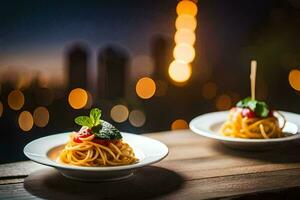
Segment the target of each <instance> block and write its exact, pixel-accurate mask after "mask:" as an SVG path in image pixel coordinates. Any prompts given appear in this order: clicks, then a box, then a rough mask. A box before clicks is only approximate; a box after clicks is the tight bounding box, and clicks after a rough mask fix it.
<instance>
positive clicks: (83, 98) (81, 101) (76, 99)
mask: <svg viewBox="0 0 300 200" xmlns="http://www.w3.org/2000/svg"><path fill="white" fill-rule="evenodd" d="M68 101H69V104H70V106H71V107H72V108H74V109H81V108H83V107H84V106H85V105H86V104H87V101H88V94H87V92H86V91H85V90H84V89H82V88H76V89H73V90H72V91H71V92H70V94H69V98H68Z"/></svg>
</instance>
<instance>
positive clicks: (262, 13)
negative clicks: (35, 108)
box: [0, 0, 298, 79]
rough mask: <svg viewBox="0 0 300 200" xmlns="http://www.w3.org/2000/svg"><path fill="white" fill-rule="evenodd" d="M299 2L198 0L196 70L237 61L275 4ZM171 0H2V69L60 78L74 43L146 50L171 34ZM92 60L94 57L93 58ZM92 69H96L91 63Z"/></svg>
mask: <svg viewBox="0 0 300 200" xmlns="http://www.w3.org/2000/svg"><path fill="white" fill-rule="evenodd" d="M296 2H297V1H292V0H291V1H283V0H281V1H280V0H277V1H274V0H254V1H237V0H236V1H233V0H231V1H223V0H210V1H199V2H198V7H199V13H198V16H197V19H198V27H197V30H196V31H197V42H196V45H195V47H196V55H197V56H196V61H195V70H194V71H197V67H199V66H201V64H202V65H203V64H207V63H209V65H212V66H213V67H214V68H216V69H219V68H220V67H221V68H222V66H232V65H239V64H240V63H239V62H238V59H237V57H238V56H239V52H240V51H241V48H243V47H244V46H247V45H248V44H249V41H250V40H251V38H252V37H253V35H255V33H256V32H257V31H259V29H260V27H261V26H263V25H264V23H266V21H267V20H268V16H269V15H270V11H271V10H272V9H273V8H276V7H292V6H298V5H297V3H296ZM176 4H177V1H175V0H164V1H161V0H155V1H132V0H130V1H32V0H27V1H2V2H1V7H0V25H1V26H0V73H1V72H3V71H5V70H7V67H8V66H9V68H16V69H17V70H18V69H34V70H39V71H42V72H43V73H44V74H46V75H47V76H49V77H56V78H58V77H60V79H63V78H62V76H63V65H64V64H63V63H64V62H63V61H64V58H63V55H64V54H63V53H64V50H65V47H66V46H68V45H69V44H71V43H72V42H74V41H84V42H86V43H87V44H88V45H89V46H90V48H91V50H92V53H93V54H95V53H96V52H97V50H98V49H99V48H101V47H103V46H104V45H106V44H110V43H115V44H118V45H121V46H123V47H124V48H126V49H127V50H128V51H129V53H130V54H131V55H132V56H134V55H139V54H149V43H150V40H151V37H152V36H153V35H155V34H164V35H166V36H167V37H170V38H172V37H173V35H174V32H175V28H174V22H175V18H176V12H175V9H176ZM92 62H95V59H92ZM92 66H93V68H92V69H91V70H90V71H91V72H90V73H91V74H93V72H95V69H96V67H95V63H94V64H92Z"/></svg>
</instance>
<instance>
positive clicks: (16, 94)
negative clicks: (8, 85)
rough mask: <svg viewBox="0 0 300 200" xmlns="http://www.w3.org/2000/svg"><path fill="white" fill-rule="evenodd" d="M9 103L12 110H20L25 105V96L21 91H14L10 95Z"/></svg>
mask: <svg viewBox="0 0 300 200" xmlns="http://www.w3.org/2000/svg"><path fill="white" fill-rule="evenodd" d="M7 102H8V105H9V107H10V108H11V109H13V110H20V109H21V108H22V107H23V105H24V103H25V97H24V94H23V93H22V92H21V91H20V90H13V91H11V92H10V93H9V95H8V98H7Z"/></svg>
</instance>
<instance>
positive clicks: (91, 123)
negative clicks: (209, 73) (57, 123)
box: [75, 108, 122, 140]
mask: <svg viewBox="0 0 300 200" xmlns="http://www.w3.org/2000/svg"><path fill="white" fill-rule="evenodd" d="M100 118H101V110H100V109H98V108H93V109H91V111H90V116H89V117H88V116H79V117H76V118H75V123H76V124H78V125H81V126H87V127H89V128H90V129H91V130H92V133H93V134H95V135H96V136H97V137H98V138H100V139H105V140H118V139H122V135H121V133H120V131H119V130H118V129H117V128H116V127H114V126H113V125H111V124H110V123H108V122H106V121H104V120H101V119H100Z"/></svg>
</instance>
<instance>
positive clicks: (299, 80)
mask: <svg viewBox="0 0 300 200" xmlns="http://www.w3.org/2000/svg"><path fill="white" fill-rule="evenodd" d="M289 82H290V85H291V87H292V88H294V89H295V90H297V91H300V70H297V69H293V70H292V71H290V74H289Z"/></svg>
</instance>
